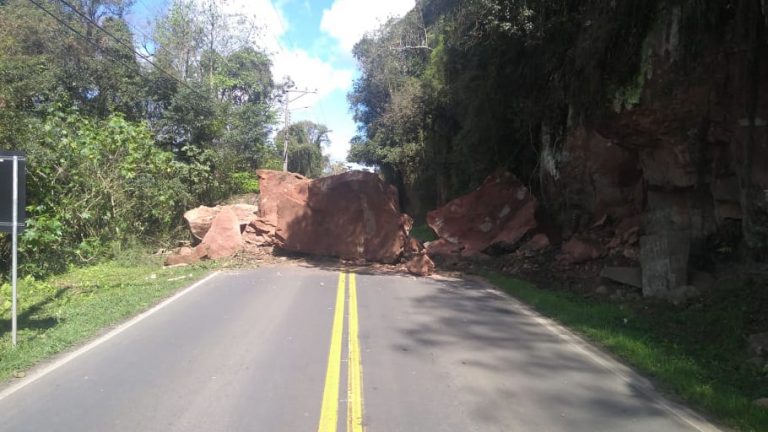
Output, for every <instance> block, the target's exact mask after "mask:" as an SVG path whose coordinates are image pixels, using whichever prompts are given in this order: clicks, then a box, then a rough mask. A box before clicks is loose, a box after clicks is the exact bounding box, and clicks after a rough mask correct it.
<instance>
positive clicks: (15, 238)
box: [11, 156, 19, 346]
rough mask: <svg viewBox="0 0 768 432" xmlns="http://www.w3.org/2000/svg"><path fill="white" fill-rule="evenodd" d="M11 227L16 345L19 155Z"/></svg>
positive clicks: (12, 302) (13, 326) (12, 319)
mask: <svg viewBox="0 0 768 432" xmlns="http://www.w3.org/2000/svg"><path fill="white" fill-rule="evenodd" d="M11 211H12V212H13V222H12V223H13V227H12V228H11V231H12V234H11V236H12V237H13V240H12V243H13V246H12V247H11V290H12V292H13V294H11V297H12V298H13V300H11V305H12V306H11V340H12V341H13V346H16V276H17V274H16V265H17V264H18V263H17V262H16V257H17V256H18V244H19V243H18V237H19V157H18V156H14V157H13V206H12V207H11Z"/></svg>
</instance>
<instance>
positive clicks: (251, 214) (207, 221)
mask: <svg viewBox="0 0 768 432" xmlns="http://www.w3.org/2000/svg"><path fill="white" fill-rule="evenodd" d="M225 208H228V209H230V210H232V211H233V212H234V213H235V215H236V216H237V219H238V221H239V223H240V228H241V230H242V229H244V228H245V226H246V225H248V223H250V222H251V221H252V220H253V219H254V218H255V217H256V216H257V215H258V211H259V207H258V206H255V205H250V204H232V205H226V206H216V207H206V206H200V207H197V208H194V209H192V210H189V211H187V212H186V213H184V221H186V223H187V226H188V227H189V231H190V232H191V233H192V236H193V237H194V239H195V241H196V243H199V242H200V241H201V240H202V239H203V237H205V235H206V234H207V233H208V230H209V229H210V228H211V223H212V222H213V219H214V218H215V217H216V215H218V214H219V212H221V210H222V209H225Z"/></svg>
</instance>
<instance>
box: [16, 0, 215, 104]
mask: <svg viewBox="0 0 768 432" xmlns="http://www.w3.org/2000/svg"><path fill="white" fill-rule="evenodd" d="M29 1H30V2H34V0H29ZM58 1H59V2H60V3H62V4H64V5H66V6H67V7H69V8H70V9H72V11H74V12H75V13H76V14H77V15H79V16H81V17H82V18H83V19H85V20H86V21H88V22H89V23H91V24H92V25H93V26H94V27H96V28H97V29H99V30H101V31H102V32H103V33H104V34H106V35H107V36H109V37H110V38H112V39H114V40H115V41H116V42H117V43H119V44H120V45H122V46H124V47H126V48H127V49H128V50H130V51H131V52H132V53H134V54H135V55H137V56H138V57H140V58H141V59H143V60H144V61H145V62H147V63H149V64H150V65H152V66H153V67H154V68H155V69H157V70H158V71H160V72H161V73H163V74H164V75H166V76H168V77H169V78H171V79H172V80H174V81H176V82H178V83H179V84H181V85H183V86H184V87H186V88H188V89H189V90H190V91H192V92H194V93H197V95H198V96H201V97H206V96H205V95H203V94H202V93H200V92H198V91H197V90H195V89H193V88H192V87H190V86H189V84H187V83H186V82H184V81H182V80H180V79H178V78H176V77H175V76H173V75H172V74H171V73H169V72H167V71H166V70H165V69H163V68H161V67H160V66H158V65H157V64H156V63H155V62H153V61H152V60H150V59H149V58H148V57H147V56H145V55H143V54H141V53H139V52H138V51H136V49H134V47H133V46H132V45H129V44H127V43H125V42H124V41H123V40H122V39H120V38H119V37H117V36H115V35H114V34H112V33H111V32H109V31H108V30H106V29H105V28H104V27H102V26H100V25H99V24H98V23H97V22H95V21H94V20H92V19H91V18H90V17H89V16H87V15H85V14H84V13H82V12H80V11H79V10H78V9H77V8H76V7H75V6H73V5H72V4H71V3H69V2H68V1H67V0H58Z"/></svg>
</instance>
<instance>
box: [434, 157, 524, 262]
mask: <svg viewBox="0 0 768 432" xmlns="http://www.w3.org/2000/svg"><path fill="white" fill-rule="evenodd" d="M537 207H538V203H537V201H536V199H535V198H534V197H533V196H531V194H530V192H529V191H528V189H527V188H526V187H525V186H523V184H522V183H521V182H520V180H518V179H517V178H516V177H515V176H513V175H512V174H510V173H508V172H507V173H503V174H499V175H491V176H489V177H488V178H487V179H486V180H485V182H484V183H483V184H482V186H480V187H479V188H478V189H477V190H475V191H473V192H470V193H468V194H466V195H464V196H461V197H459V198H456V199H455V200H453V201H450V202H449V203H447V204H446V205H444V206H443V207H440V208H439V209H437V210H433V211H431V212H429V213H428V214H427V223H428V224H429V226H430V227H431V228H432V229H433V230H434V231H435V233H437V235H438V236H439V237H440V238H441V240H444V242H439V243H438V242H432V243H433V244H431V245H430V247H429V249H430V253H433V252H435V251H438V253H439V252H443V251H445V250H446V249H451V252H452V251H453V249H454V248H452V247H451V248H447V247H446V246H447V245H446V243H445V242H448V243H450V244H452V245H454V246H455V249H456V250H460V251H461V255H463V256H474V255H477V254H479V253H480V252H482V251H484V250H485V249H487V248H488V247H490V246H497V247H501V248H504V249H514V248H515V247H516V246H517V244H518V243H519V241H520V239H521V238H523V236H525V234H527V233H528V232H530V231H531V230H532V229H534V228H535V227H536V226H537V223H536V219H535V213H536V208H537Z"/></svg>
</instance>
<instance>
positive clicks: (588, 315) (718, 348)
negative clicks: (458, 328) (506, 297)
mask: <svg viewBox="0 0 768 432" xmlns="http://www.w3.org/2000/svg"><path fill="white" fill-rule="evenodd" d="M484 276H485V277H486V279H488V280H489V281H490V282H491V283H493V284H494V285H496V286H497V287H499V288H501V289H503V290H504V291H505V292H507V293H509V294H511V295H512V296H514V297H516V298H518V299H520V300H522V301H524V302H526V303H527V304H529V305H530V306H532V307H533V308H534V309H536V310H537V311H539V312H540V313H542V314H543V315H546V316H549V317H552V318H554V319H556V320H557V321H559V322H560V323H562V324H563V325H565V326H567V327H569V328H570V329H572V330H574V331H576V332H578V333H580V334H581V335H582V336H584V337H586V338H587V339H589V340H592V341H594V342H597V343H598V344H599V345H601V346H603V347H604V348H605V349H607V350H608V351H609V352H612V353H613V354H615V355H617V356H618V357H620V358H622V359H623V360H625V361H626V362H627V363H628V364H630V365H632V366H633V367H634V368H635V369H637V370H638V371H639V372H641V373H643V374H644V375H646V376H649V377H652V378H654V380H655V381H656V382H657V384H658V386H659V387H660V388H661V389H662V390H665V391H667V392H670V393H672V394H674V395H676V396H678V397H680V398H682V399H683V400H685V401H686V402H687V403H689V404H690V405H691V406H693V407H694V408H697V409H699V410H700V411H702V412H704V413H707V414H708V415H710V416H712V417H713V418H715V419H717V420H719V421H721V422H722V423H724V424H726V425H728V426H730V427H734V428H736V429H737V430H740V431H750V432H751V431H755V432H758V431H768V410H766V409H763V408H760V407H757V406H756V405H754V404H753V403H752V401H753V400H754V399H756V398H759V397H766V396H768V388H766V380H765V378H766V377H765V376H762V377H761V373H762V374H765V373H766V371H762V372H761V371H757V370H756V369H754V368H752V367H750V366H749V365H748V364H747V358H746V353H745V348H744V346H743V345H744V344H743V334H742V333H741V328H740V324H739V323H740V320H741V314H742V313H743V311H744V310H745V309H744V308H743V307H740V306H739V304H738V303H737V302H736V300H731V301H730V302H729V301H725V300H723V301H718V299H715V301H713V302H711V305H710V304H709V303H708V304H705V305H704V306H702V307H701V308H693V309H688V310H682V309H679V308H674V307H672V306H667V305H662V304H655V305H654V304H651V305H646V306H643V307H640V308H633V307H631V306H629V305H621V304H614V303H610V302H608V301H606V300H600V299H594V298H585V297H583V296H581V295H578V294H575V293H570V292H561V291H550V290H542V289H539V288H537V287H535V286H534V285H531V284H529V283H527V282H523V281H520V280H518V279H514V278H510V277H507V276H503V275H499V274H495V273H488V274H485V275H484ZM730 296H731V298H733V297H738V296H739V295H738V293H734V292H733V291H731V292H730ZM744 301H749V300H748V299H742V300H741V302H744ZM708 305H710V306H708Z"/></svg>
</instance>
